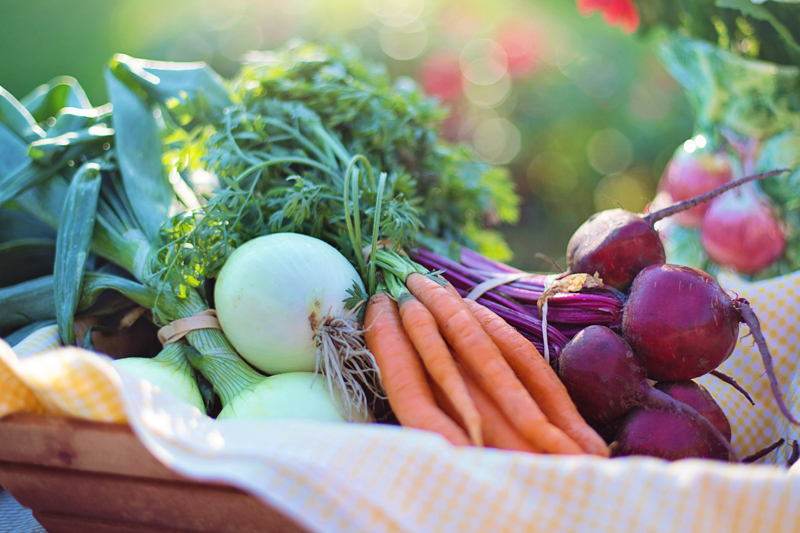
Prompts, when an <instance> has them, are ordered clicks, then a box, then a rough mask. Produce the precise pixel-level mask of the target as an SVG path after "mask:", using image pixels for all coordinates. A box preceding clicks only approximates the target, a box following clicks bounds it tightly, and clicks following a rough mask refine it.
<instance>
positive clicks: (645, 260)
mask: <svg viewBox="0 0 800 533" xmlns="http://www.w3.org/2000/svg"><path fill="white" fill-rule="evenodd" d="M782 172H785V170H775V171H772V172H765V173H762V174H755V175H753V176H747V177H744V178H741V179H738V180H736V181H732V182H729V183H726V184H724V185H722V186H720V187H717V188H716V189H714V190H713V191H710V192H707V193H705V194H701V195H700V196H696V197H694V198H691V199H689V200H684V201H682V202H679V203H677V204H674V205H671V206H669V207H665V208H664V209H659V210H658V211H653V212H652V213H649V214H647V215H637V214H635V213H631V212H630V211H626V210H624V209H609V210H606V211H601V212H599V213H595V214H594V215H592V216H591V217H589V220H587V221H586V222H584V223H583V224H582V225H581V226H580V227H579V228H578V229H577V230H576V231H575V233H574V234H573V235H572V238H570V240H569V243H568V244H567V265H568V268H569V272H570V273H572V274H577V273H585V274H590V275H593V274H595V273H598V274H600V278H601V279H602V280H603V283H604V284H606V285H609V286H611V287H614V288H615V289H619V290H621V291H626V290H627V289H628V288H629V287H630V285H631V283H632V282H633V278H635V277H636V274H638V273H639V271H641V270H642V269H643V268H644V267H647V266H650V265H660V264H664V263H665V262H666V252H665V251H664V245H663V243H662V242H661V238H660V237H659V236H658V232H657V231H656V230H655V228H654V227H653V224H655V223H656V222H658V221H659V220H661V219H663V218H666V217H669V216H672V215H674V214H676V213H680V212H682V211H686V210H687V209H691V208H692V207H695V206H698V205H700V204H702V203H704V202H707V201H709V200H711V199H712V198H715V197H717V196H719V195H720V194H722V193H724V192H725V191H728V190H730V189H733V188H734V187H738V186H739V185H741V184H743V183H747V182H750V181H753V180H759V179H763V178H768V177H771V176H775V175H777V174H780V173H782Z"/></svg>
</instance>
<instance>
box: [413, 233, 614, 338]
mask: <svg viewBox="0 0 800 533" xmlns="http://www.w3.org/2000/svg"><path fill="white" fill-rule="evenodd" d="M462 256H469V257H472V264H474V265H477V266H479V267H481V268H484V267H486V266H487V265H486V264H484V263H489V262H490V260H488V259H485V258H483V262H484V263H481V262H480V261H478V260H477V259H476V258H479V257H482V256H480V255H479V254H477V253H476V252H473V251H471V250H467V249H463V252H462ZM414 259H415V261H417V262H418V263H419V264H421V265H422V266H424V267H426V268H429V269H431V270H442V269H443V270H445V273H444V274H443V275H444V277H445V278H446V279H447V280H448V281H449V282H450V283H452V284H453V286H455V287H456V289H459V290H460V291H462V292H463V293H464V294H466V293H467V292H469V291H470V290H471V289H472V288H474V287H475V286H477V285H478V284H480V283H482V282H484V281H486V280H487V279H489V277H488V276H486V275H485V274H486V270H481V271H475V270H472V269H471V268H469V267H467V266H465V265H462V264H459V263H457V262H455V261H452V260H450V259H448V258H446V257H441V256H439V255H437V254H435V253H433V252H430V251H427V250H418V251H417V255H416V256H415V257H414ZM492 263H493V262H492ZM494 271H495V272H497V273H506V272H509V271H510V272H521V271H519V270H515V269H511V268H510V267H509V269H508V270H506V271H501V270H500V269H494ZM534 276H536V277H538V278H541V281H536V278H524V279H522V280H518V281H517V282H514V283H508V284H505V285H501V286H499V287H496V288H494V289H492V290H491V291H488V292H487V293H485V296H486V297H488V298H491V299H493V300H494V301H496V302H499V303H506V304H511V306H513V307H514V308H515V310H516V311H518V312H521V313H527V312H530V313H532V314H533V315H535V316H536V317H537V318H539V319H541V316H540V315H539V311H538V309H537V307H536V303H537V302H538V300H539V297H540V296H541V295H542V292H543V291H544V281H543V280H544V278H545V277H546V276H543V275H534ZM529 280H533V281H532V283H541V286H536V285H529V286H528V287H525V285H526V283H525V282H528V281H529ZM531 289H533V290H531ZM592 290H594V289H592ZM600 290H601V291H602V289H600ZM500 294H502V295H503V296H506V297H508V298H513V300H514V301H515V302H519V303H520V304H522V306H523V307H524V309H523V308H522V307H520V306H519V305H516V304H512V303H511V302H509V300H506V299H505V298H503V299H502V300H499V299H498V298H496V297H495V296H496V295H500ZM548 307H549V311H548V316H547V319H548V322H553V323H564V324H586V325H591V324H602V325H611V324H615V323H616V322H617V321H618V320H619V319H620V317H621V316H622V301H621V299H620V298H619V297H617V295H615V294H613V293H611V292H605V291H604V294H598V293H597V292H594V293H592V292H586V293H571V294H567V293H561V294H557V295H555V296H553V297H552V298H551V299H550V303H549V306H548Z"/></svg>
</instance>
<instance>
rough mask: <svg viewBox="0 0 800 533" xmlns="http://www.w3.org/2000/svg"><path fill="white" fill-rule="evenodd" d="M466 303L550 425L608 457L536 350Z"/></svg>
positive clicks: (513, 331) (491, 315) (497, 320)
mask: <svg viewBox="0 0 800 533" xmlns="http://www.w3.org/2000/svg"><path fill="white" fill-rule="evenodd" d="M464 301H465V302H466V304H467V306H468V307H469V308H470V310H471V311H472V314H473V315H475V318H477V319H478V322H480V324H481V326H483V329H484V330H485V331H486V333H488V334H489V336H490V337H491V338H492V340H493V341H494V343H495V345H496V346H497V347H498V348H499V349H500V352H501V353H502V354H503V357H505V359H506V361H508V363H509V364H510V365H511V368H512V369H513V370H514V373H516V375H517V377H518V378H519V380H520V381H521V382H522V384H523V385H524V386H525V388H526V389H527V390H528V392H529V393H530V394H531V396H533V399H534V400H535V401H536V403H537V404H538V405H539V407H540V408H541V410H542V412H543V413H544V414H545V415H546V416H547V418H548V419H549V420H550V422H552V423H553V424H554V425H555V426H556V427H559V428H561V429H562V430H563V431H564V432H565V433H566V434H567V435H569V436H570V437H572V439H573V440H574V441H575V442H577V443H578V444H579V445H580V446H581V447H582V448H583V449H584V450H585V451H587V452H589V453H591V454H595V455H600V456H605V457H607V456H608V446H607V445H606V443H605V441H604V440H603V439H602V438H601V437H600V435H598V434H597V432H596V431H595V430H594V429H592V428H591V427H590V426H589V424H587V423H586V421H585V420H584V419H583V417H582V416H581V415H580V414H579V413H578V409H577V408H576V407H575V404H574V403H573V401H572V399H571V398H570V397H569V394H568V393H567V389H566V387H564V384H563V383H561V380H559V379H558V376H556V373H555V372H554V371H553V369H552V368H550V365H548V364H547V362H546V361H545V360H544V358H543V357H542V356H541V354H540V353H539V351H538V350H537V349H536V347H535V346H534V345H533V344H531V343H530V341H528V339H526V338H525V337H523V336H522V335H521V334H520V333H519V332H518V331H517V330H516V329H514V328H513V327H512V326H511V325H509V324H508V323H507V322H506V321H505V320H503V319H502V318H500V317H499V316H497V315H496V314H495V313H493V312H492V311H490V310H489V309H486V308H485V307H484V306H482V305H481V304H479V303H477V302H475V301H473V300H464Z"/></svg>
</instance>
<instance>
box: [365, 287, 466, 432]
mask: <svg viewBox="0 0 800 533" xmlns="http://www.w3.org/2000/svg"><path fill="white" fill-rule="evenodd" d="M364 324H365V325H366V326H367V327H366V332H365V340H366V342H367V347H368V348H369V349H370V351H371V352H372V354H373V355H374V356H375V360H376V361H377V363H378V368H379V369H380V371H381V380H382V381H383V387H384V390H385V391H386V395H387V397H388V398H389V404H390V405H391V406H392V411H394V414H395V415H396V416H397V419H398V420H399V421H400V423H401V424H402V425H404V426H408V427H413V428H417V429H422V430H426V431H433V432H435V433H438V434H439V435H441V436H443V437H444V438H446V439H447V440H448V441H450V442H451V443H452V444H455V445H457V446H462V445H463V446H468V445H469V444H470V440H469V437H467V434H466V433H464V430H462V429H461V428H460V427H459V426H458V424H456V423H455V422H454V421H453V420H452V419H451V418H450V417H448V416H447V415H446V414H445V413H444V412H443V411H442V410H441V409H440V408H439V407H438V406H437V405H436V401H435V400H434V398H433V392H432V391H431V388H430V385H429V384H428V380H427V377H426V375H425V370H424V369H423V368H422V363H421V362H420V359H419V355H418V354H417V351H416V350H415V349H414V345H413V344H412V343H411V340H409V338H408V336H407V335H406V332H405V331H404V330H403V324H402V321H401V319H400V312H399V310H398V309H397V304H396V303H394V301H393V300H392V299H391V298H389V296H387V295H386V294H385V293H377V294H375V295H374V296H373V297H372V298H370V299H369V302H368V303H367V309H366V314H365V316H364Z"/></svg>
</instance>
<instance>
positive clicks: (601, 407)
mask: <svg viewBox="0 0 800 533" xmlns="http://www.w3.org/2000/svg"><path fill="white" fill-rule="evenodd" d="M557 373H558V376H559V378H560V379H561V381H562V383H564V386H565V387H566V388H567V392H569V395H570V398H572V401H573V402H574V403H575V406H576V407H577V408H578V412H580V414H581V415H582V416H583V417H584V418H586V419H587V421H588V422H590V423H594V424H598V425H599V424H602V423H609V422H612V421H614V420H616V419H618V418H620V417H622V416H624V415H626V414H627V413H628V412H629V411H631V409H633V408H635V407H644V408H646V410H648V411H650V410H654V411H655V410H657V411H658V412H662V413H668V414H669V413H678V414H679V415H681V416H683V417H684V418H688V419H689V420H690V422H691V423H690V424H689V425H688V427H689V429H687V430H686V431H685V433H686V434H684V435H681V438H683V440H684V441H686V442H693V443H697V442H706V441H710V443H709V444H707V446H706V447H707V448H709V449H710V450H717V449H718V448H719V447H720V446H721V447H724V448H725V450H726V452H727V453H728V454H730V456H731V457H734V458H735V457H736V454H735V453H734V452H733V449H732V448H731V446H730V443H729V442H728V441H727V440H726V439H725V437H724V436H723V435H722V434H720V432H719V430H717V429H716V428H715V427H714V425H713V424H711V422H709V421H708V420H707V419H706V418H704V417H702V416H701V415H700V414H699V413H698V412H697V411H696V410H695V409H693V408H692V407H690V406H688V405H686V404H683V403H681V402H679V401H677V400H675V399H674V398H672V397H670V396H669V395H667V394H665V393H663V392H661V391H659V390H657V389H655V388H653V387H652V386H651V385H650V383H649V381H648V380H647V375H646V372H645V368H644V364H643V363H642V360H641V359H640V358H639V357H638V356H637V355H636V354H635V353H634V352H633V350H631V348H630V346H628V344H627V343H626V342H625V340H624V339H622V337H620V336H619V335H617V334H616V333H614V332H613V331H611V330H610V329H609V328H607V327H604V326H589V327H588V328H586V329H584V330H582V331H581V332H579V333H578V334H577V335H575V337H573V339H572V340H571V341H570V342H569V343H568V344H567V345H566V346H565V347H564V349H563V350H562V351H561V354H560V355H559V357H558V363H557ZM623 424H624V421H623ZM618 434H619V432H618ZM654 445H657V443H655V444H654ZM703 452H705V448H703V449H702V450H700V452H698V453H703ZM707 453H711V452H707Z"/></svg>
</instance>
